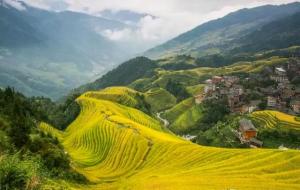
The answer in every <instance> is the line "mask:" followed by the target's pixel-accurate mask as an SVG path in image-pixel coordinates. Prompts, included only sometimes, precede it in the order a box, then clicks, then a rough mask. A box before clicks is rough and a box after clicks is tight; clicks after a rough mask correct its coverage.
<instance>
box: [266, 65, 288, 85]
mask: <svg viewBox="0 0 300 190" xmlns="http://www.w3.org/2000/svg"><path fill="white" fill-rule="evenodd" d="M270 79H272V80H274V81H276V82H281V83H284V82H288V78H287V72H286V70H284V69H283V68H281V67H276V68H275V73H274V74H273V75H271V76H270Z"/></svg>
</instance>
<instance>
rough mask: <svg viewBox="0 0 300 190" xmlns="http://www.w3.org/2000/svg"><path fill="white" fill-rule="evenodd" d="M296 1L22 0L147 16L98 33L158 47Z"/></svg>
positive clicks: (45, 5)
mask: <svg viewBox="0 0 300 190" xmlns="http://www.w3.org/2000/svg"><path fill="white" fill-rule="evenodd" d="M294 1H295V0H226V1H221V0H210V1H207V0H186V1H183V0H126V1H125V0H98V1H96V0H85V1H82V0H25V2H27V3H29V4H31V5H33V6H37V7H40V8H45V9H50V10H57V8H55V7H60V10H62V9H65V10H72V11H78V12H84V13H87V14H91V15H98V14H99V12H101V11H104V10H112V11H119V10H129V11H133V12H137V13H143V14H144V13H146V14H149V15H153V16H154V17H151V16H147V15H146V16H144V17H142V18H141V19H140V20H139V21H138V22H137V24H136V26H137V27H136V28H135V29H133V28H124V29H121V30H104V31H101V32H100V33H101V34H102V35H104V36H106V37H107V38H109V39H111V40H116V41H117V40H119V41H126V40H127V41H130V40H135V41H140V43H143V42H144V43H147V44H148V46H151V45H157V44H159V43H162V42H164V41H166V40H169V39H171V38H173V37H175V36H177V35H179V34H181V33H183V32H185V31H188V30H190V29H192V28H194V27H196V26H198V25H200V24H202V23H204V22H207V21H209V20H212V19H216V18H220V17H223V16H225V15H226V14H228V13H230V12H233V11H236V10H238V9H241V8H252V7H255V6H260V5H265V4H283V3H290V2H294Z"/></svg>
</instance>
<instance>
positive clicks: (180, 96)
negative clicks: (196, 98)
mask: <svg viewBox="0 0 300 190" xmlns="http://www.w3.org/2000/svg"><path fill="white" fill-rule="evenodd" d="M166 90H167V91H169V92H170V93H171V94H173V95H174V96H175V97H176V98H177V102H180V101H182V100H184V99H186V98H188V97H190V96H191V95H190V94H189V93H188V92H187V90H186V89H185V88H184V86H183V85H182V84H180V83H179V82H174V81H172V80H169V81H168V83H167V85H166Z"/></svg>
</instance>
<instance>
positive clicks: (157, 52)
mask: <svg viewBox="0 0 300 190" xmlns="http://www.w3.org/2000/svg"><path fill="white" fill-rule="evenodd" d="M299 11H300V3H299V2H295V3H290V4H285V5H279V6H275V5H266V6H261V7H256V8H251V9H241V10H239V11H236V12H233V13H230V14H228V15H227V16H225V17H223V18H220V19H216V20H213V21H209V22H207V23H204V24H202V25H200V26H198V27H196V28H194V29H192V30H191V31H188V32H186V33H183V34H181V35H179V36H178V37H176V38H174V39H172V40H170V41H168V42H166V43H164V44H162V45H159V46H157V47H154V48H152V49H150V50H148V51H147V52H146V53H145V54H144V55H145V56H148V57H150V58H154V59H157V58H162V57H168V56H174V55H183V54H184V55H191V56H194V57H202V56H207V55H212V54H220V53H221V54H222V53H227V52H230V51H232V50H237V49H238V48H243V49H244V50H245V51H246V50H247V51H248V50H250V49H251V48H254V47H255V48H256V49H257V50H259V49H268V48H267V44H265V43H267V39H269V40H271V37H274V38H277V37H279V36H281V37H284V35H283V34H280V32H282V31H284V32H286V34H287V33H289V29H290V28H286V27H283V28H281V29H280V28H277V30H274V31H271V29H270V27H273V28H274V27H276V24H273V25H272V24H270V23H271V22H274V21H278V20H280V19H283V18H284V17H287V16H291V15H293V14H295V13H297V12H299ZM298 20H299V19H298ZM283 22H284V21H283ZM268 24H269V25H268ZM293 24H295V23H291V24H290V27H293ZM266 25H267V26H266ZM268 29H269V30H268ZM260 30H266V31H267V30H268V33H264V34H262V33H263V32H260ZM270 32H271V33H270ZM258 35H259V36H260V38H258ZM294 35H299V32H298V33H297V32H296V33H294ZM266 37H267V38H266ZM252 40H253V41H252ZM281 41H286V40H285V39H282V40H281ZM254 42H255V43H254ZM256 42H258V43H259V44H256ZM251 43H252V45H250V44H251ZM255 44H256V45H255ZM290 44H291V43H290ZM261 45H262V46H261ZM273 45H274V44H273ZM273 45H272V47H271V48H274V46H273ZM252 50H253V49H252Z"/></svg>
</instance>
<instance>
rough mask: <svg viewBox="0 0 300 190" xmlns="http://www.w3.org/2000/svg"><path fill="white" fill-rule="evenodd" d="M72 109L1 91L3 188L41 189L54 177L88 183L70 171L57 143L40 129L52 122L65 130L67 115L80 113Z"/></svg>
mask: <svg viewBox="0 0 300 190" xmlns="http://www.w3.org/2000/svg"><path fill="white" fill-rule="evenodd" d="M72 106H74V107H76V106H75V105H72V103H70V102H69V101H66V103H65V104H63V105H56V104H55V103H53V102H51V101H50V100H49V99H43V98H27V97H25V96H23V95H22V94H20V93H18V92H15V91H14V90H13V89H12V88H9V87H8V88H6V89H4V90H0V187H1V189H2V188H3V189H6V190H8V189H9V190H10V189H15V190H17V189H38V188H39V186H40V185H41V184H43V181H44V180H47V179H52V178H55V179H65V180H70V181H74V182H75V181H76V183H86V182H87V181H86V179H85V177H84V176H82V175H81V174H78V173H77V172H76V171H75V170H73V169H72V168H71V165H70V159H69V157H68V154H67V153H65V152H64V150H63V148H62V146H61V145H60V143H59V142H58V140H57V139H56V138H54V137H52V136H51V135H48V134H45V133H43V132H41V131H40V130H39V129H38V127H37V125H38V124H39V122H40V121H49V122H52V123H55V124H60V125H57V126H58V127H60V128H63V127H64V126H65V125H67V124H68V122H69V121H70V118H69V117H67V118H66V119H64V118H65V117H64V116H66V115H68V116H70V115H72V113H71V112H72V111H71V110H72V109H74V110H77V107H76V108H73V107H72ZM70 113H71V114H70ZM73 113H74V114H75V113H76V114H77V111H74V112H73Z"/></svg>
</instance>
